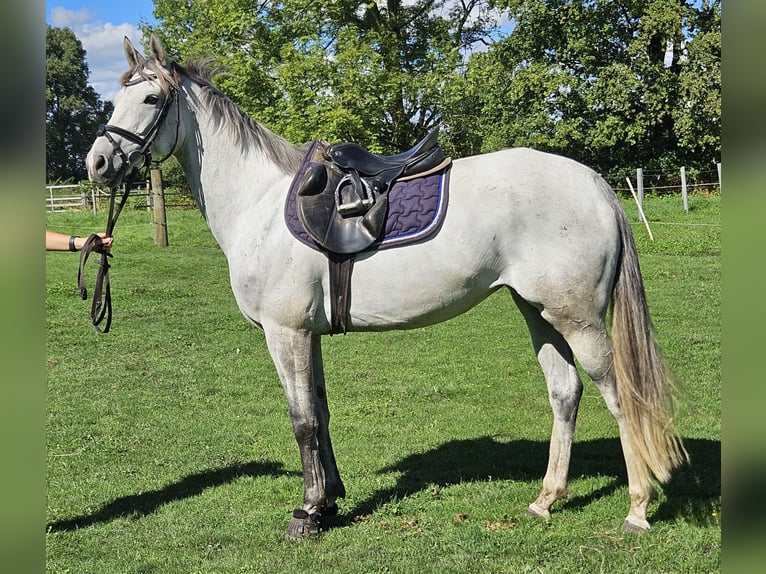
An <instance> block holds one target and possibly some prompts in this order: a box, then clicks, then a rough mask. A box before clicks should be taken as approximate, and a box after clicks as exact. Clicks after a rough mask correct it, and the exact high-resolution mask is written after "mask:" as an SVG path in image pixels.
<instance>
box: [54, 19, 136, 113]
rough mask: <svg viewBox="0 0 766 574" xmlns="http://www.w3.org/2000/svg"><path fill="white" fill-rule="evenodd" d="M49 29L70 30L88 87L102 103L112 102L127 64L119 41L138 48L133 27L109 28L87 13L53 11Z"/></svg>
mask: <svg viewBox="0 0 766 574" xmlns="http://www.w3.org/2000/svg"><path fill="white" fill-rule="evenodd" d="M51 22H52V25H53V26H56V27H59V28H63V27H67V28H70V29H71V30H72V31H73V32H74V33H75V35H76V36H77V38H78V39H79V40H80V42H82V47H83V49H85V52H86V54H85V60H86V62H87V64H88V69H89V70H90V76H89V77H88V83H89V84H90V85H91V86H93V89H94V90H96V92H97V93H98V94H99V95H100V97H101V99H102V100H111V101H114V96H115V95H116V94H117V92H118V91H119V88H120V86H119V80H120V76H121V75H122V73H123V72H125V70H127V67H128V64H127V62H126V61H125V53H124V51H123V47H122V42H123V38H124V37H125V36H127V37H128V38H130V41H131V42H133V44H135V45H136V46H140V45H141V43H140V42H141V31H140V30H139V29H138V28H137V27H136V26H134V25H132V24H128V23H123V24H111V23H106V24H104V23H103V22H101V21H99V20H93V16H92V13H91V12H89V11H88V10H87V9H82V10H78V11H72V10H67V9H65V8H54V9H53V10H52V11H51Z"/></svg>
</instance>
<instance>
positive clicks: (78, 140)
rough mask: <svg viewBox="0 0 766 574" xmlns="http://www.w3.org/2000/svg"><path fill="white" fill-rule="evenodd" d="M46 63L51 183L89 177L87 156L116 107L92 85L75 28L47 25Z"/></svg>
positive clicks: (47, 158)
mask: <svg viewBox="0 0 766 574" xmlns="http://www.w3.org/2000/svg"><path fill="white" fill-rule="evenodd" d="M45 65H46V82H45V175H46V181H49V182H51V181H59V182H76V181H79V180H82V179H85V178H86V177H87V172H86V168H85V156H86V155H87V153H88V150H89V149H90V146H91V143H92V142H93V138H94V137H95V135H96V129H97V127H98V125H99V124H102V123H106V121H107V119H108V118H109V116H110V115H111V114H112V110H113V106H112V104H111V102H106V103H105V102H102V101H101V100H100V99H99V98H98V95H97V94H96V92H95V90H94V89H93V88H92V87H91V86H89V85H88V73H89V72H88V66H87V64H86V63H85V50H83V48H82V44H81V43H80V41H79V40H78V39H77V37H76V36H75V35H74V32H72V31H71V30H70V29H68V28H54V27H51V26H47V28H46V34H45Z"/></svg>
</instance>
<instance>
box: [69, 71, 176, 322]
mask: <svg viewBox="0 0 766 574" xmlns="http://www.w3.org/2000/svg"><path fill="white" fill-rule="evenodd" d="M156 79H157V77H156V76H141V77H140V78H137V79H135V80H130V81H128V82H126V83H125V84H124V85H125V86H126V87H127V86H133V85H135V84H139V83H141V82H146V81H151V80H156ZM173 103H175V104H176V135H175V139H174V141H173V146H172V147H171V148H170V151H169V152H168V153H167V154H166V155H165V156H164V157H163V158H162V159H160V160H157V161H153V160H152V154H151V151H150V148H151V146H152V144H153V143H154V140H155V138H156V137H157V134H158V133H159V131H160V127H162V123H163V121H164V120H165V118H166V117H167V115H168V112H169V110H170V107H171V105H172V104H173ZM180 124H181V106H180V105H179V96H178V89H177V88H175V87H173V86H171V87H170V90H169V93H168V97H166V98H165V101H164V102H163V103H162V107H161V108H160V111H159V113H158V114H157V116H156V117H155V118H154V120H153V121H152V123H151V124H150V125H149V127H148V128H147V129H146V130H145V131H144V134H143V135H139V134H135V133H133V132H131V131H128V130H126V129H124V128H121V127H119V126H115V125H111V124H101V125H100V126H99V127H98V131H97V132H96V137H101V136H103V137H105V138H106V139H107V141H109V143H111V144H112V147H113V148H114V153H115V154H116V155H117V156H119V157H120V159H121V160H122V166H121V167H120V170H119V171H118V172H117V176H116V177H115V180H117V181H122V183H123V184H124V190H123V194H122V197H121V198H120V201H119V203H117V202H116V196H117V186H112V187H110V188H109V191H110V195H109V217H108V219H107V222H106V236H107V237H111V236H112V232H113V230H114V225H115V223H117V218H118V217H119V216H120V212H121V211H122V208H123V207H124V206H125V203H126V202H127V200H128V195H129V194H130V188H131V186H132V184H133V183H135V182H136V181H140V180H142V179H146V171H148V169H149V167H150V165H152V164H155V165H158V164H160V163H162V162H163V161H165V160H166V159H168V158H169V157H170V156H171V155H173V153H175V151H176V146H177V145H178V132H179V128H180ZM113 133H114V134H117V135H118V136H121V137H123V138H125V139H127V140H128V141H131V142H133V143H135V144H138V146H139V149H137V150H133V151H131V152H130V153H129V154H126V153H125V150H123V149H122V147H121V146H120V144H119V143H118V142H117V141H116V140H115V139H114V138H113V137H112V135H111V134H113ZM142 167H143V168H145V170H144V174H143V175H142V174H141V173H140V170H141V168H142ZM126 171H127V177H125V178H121V176H122V175H123V174H125V173H126ZM100 243H101V238H100V237H99V236H98V235H97V234H95V233H94V234H92V235H90V236H89V237H88V238H87V239H86V240H85V243H84V244H83V246H82V248H81V250H80V267H79V269H78V271H77V288H78V291H79V293H80V297H81V298H82V299H83V300H85V299H87V298H88V291H87V288H86V287H85V280H84V277H83V271H84V269H85V264H86V263H87V261H88V257H89V256H90V254H91V252H93V251H95V250H96V249H97V247H98V245H99V244H100ZM109 257H112V254H111V253H108V252H106V251H101V261H99V264H98V265H99V269H98V273H97V274H96V284H95V287H94V288H93V303H92V305H91V310H90V318H91V322H92V323H93V327H94V328H95V329H96V331H98V332H99V333H108V332H109V328H110V327H111V324H112V293H111V288H110V281H109V267H110V265H109V261H108V258H109ZM102 300H103V302H102ZM104 319H106V324H105V325H104V327H103V328H101V323H102V322H103V321H104Z"/></svg>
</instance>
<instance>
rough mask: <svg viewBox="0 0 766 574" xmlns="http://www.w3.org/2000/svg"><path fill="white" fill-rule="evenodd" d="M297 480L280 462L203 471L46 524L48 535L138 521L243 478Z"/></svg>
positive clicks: (230, 466) (231, 466) (238, 464)
mask: <svg viewBox="0 0 766 574" xmlns="http://www.w3.org/2000/svg"><path fill="white" fill-rule="evenodd" d="M285 475H291V476H292V475H295V476H300V475H301V474H300V473H295V472H291V471H286V470H284V469H283V467H282V463H280V462H271V461H266V462H249V463H235V464H231V465H229V466H225V467H223V468H217V469H211V470H205V471H202V472H198V473H194V474H190V475H188V476H186V477H184V478H182V479H181V480H179V481H178V482H175V483H172V484H169V485H167V486H165V487H164V488H161V489H157V490H151V491H148V492H142V493H141V494H130V495H128V496H122V497H120V498H116V499H114V500H113V501H111V502H109V503H107V504H104V505H103V506H102V507H101V508H100V509H98V510H96V511H95V512H93V513H91V514H83V515H80V516H76V517H74V518H69V519H66V520H57V521H55V522H51V523H48V525H47V531H48V532H61V531H70V530H77V529H80V528H85V527H87V526H93V525H95V524H100V523H106V522H111V521H113V520H117V519H118V518H142V517H144V516H147V515H149V514H152V513H154V512H155V511H156V510H157V509H158V508H160V507H161V506H164V505H165V504H169V503H171V502H174V501H176V500H183V499H186V498H192V497H194V496H197V495H198V494H201V493H202V492H203V491H205V490H207V489H209V488H215V487H217V486H222V485H224V484H228V483H230V482H233V481H235V480H237V479H238V478H240V477H243V476H249V477H253V478H255V477H259V476H273V477H277V476H285Z"/></svg>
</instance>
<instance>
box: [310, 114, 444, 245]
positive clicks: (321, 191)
mask: <svg viewBox="0 0 766 574" xmlns="http://www.w3.org/2000/svg"><path fill="white" fill-rule="evenodd" d="M438 134H439V129H438V127H436V128H433V129H432V130H431V131H430V132H429V133H428V135H426V137H425V138H423V139H422V140H421V141H420V142H418V143H417V144H416V145H415V146H414V147H413V148H411V149H410V150H408V151H406V152H404V153H400V154H397V155H389V156H386V155H378V154H374V153H370V152H369V151H368V150H366V149H364V148H363V147H361V146H360V145H358V144H355V143H351V142H342V143H336V144H333V145H330V146H324V145H320V146H317V147H316V148H315V150H314V152H313V155H312V157H311V158H310V159H309V162H308V165H307V166H306V169H305V171H304V173H303V176H302V179H301V180H300V183H299V185H298V191H297V199H296V204H297V205H296V207H297V212H298V217H299V219H300V221H301V224H302V225H303V227H304V229H305V230H306V232H307V233H308V234H309V235H310V236H311V237H312V239H313V240H314V241H316V242H317V244H318V245H319V246H320V247H321V248H322V249H323V250H325V251H327V252H329V253H333V254H339V255H349V254H354V253H359V252H361V251H364V250H365V249H367V248H368V247H370V246H371V245H372V244H373V243H374V242H375V241H376V240H377V239H378V238H379V237H380V235H381V231H382V230H383V228H384V225H385V222H386V214H387V208H388V192H389V191H390V190H391V187H392V186H393V185H394V183H396V182H397V181H403V180H405V179H407V178H413V177H420V176H422V175H426V174H428V173H431V172H433V171H436V170H439V169H441V168H443V167H445V166H446V165H448V164H449V162H450V159H449V158H445V156H444V150H443V149H442V147H441V146H440V145H439V143H438V142H437V139H436V138H437V136H438Z"/></svg>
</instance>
